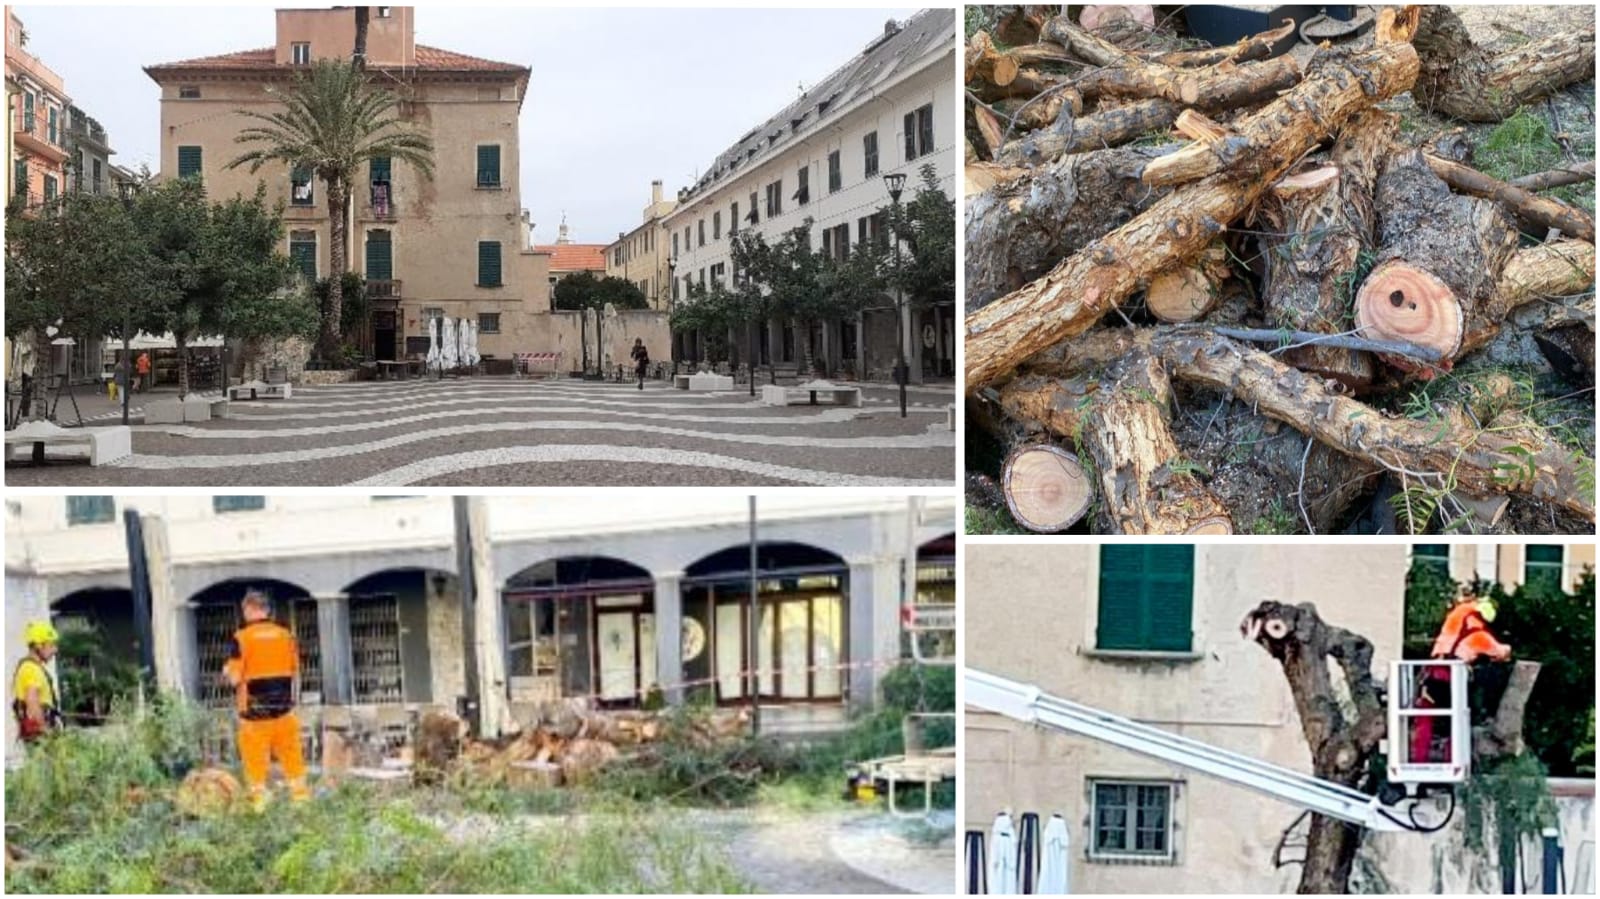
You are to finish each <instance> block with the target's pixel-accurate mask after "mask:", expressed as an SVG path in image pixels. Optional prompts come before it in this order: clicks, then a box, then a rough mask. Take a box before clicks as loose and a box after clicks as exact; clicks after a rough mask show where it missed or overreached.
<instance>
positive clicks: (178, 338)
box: [172, 331, 189, 400]
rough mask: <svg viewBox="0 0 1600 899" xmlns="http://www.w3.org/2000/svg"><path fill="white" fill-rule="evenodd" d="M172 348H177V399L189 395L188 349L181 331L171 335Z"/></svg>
mask: <svg viewBox="0 0 1600 899" xmlns="http://www.w3.org/2000/svg"><path fill="white" fill-rule="evenodd" d="M172 343H173V346H176V347H177V348H178V399H180V400H181V399H184V398H185V397H187V396H188V395H189V347H188V346H187V340H186V339H185V337H184V334H183V332H182V331H178V332H175V333H174V334H173V335H172Z"/></svg>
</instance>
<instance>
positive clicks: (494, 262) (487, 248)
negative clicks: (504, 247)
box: [478, 240, 500, 287]
mask: <svg viewBox="0 0 1600 899" xmlns="http://www.w3.org/2000/svg"><path fill="white" fill-rule="evenodd" d="M478 286H479V287H499V286H500V242H499V241H498V240H480V241H478Z"/></svg>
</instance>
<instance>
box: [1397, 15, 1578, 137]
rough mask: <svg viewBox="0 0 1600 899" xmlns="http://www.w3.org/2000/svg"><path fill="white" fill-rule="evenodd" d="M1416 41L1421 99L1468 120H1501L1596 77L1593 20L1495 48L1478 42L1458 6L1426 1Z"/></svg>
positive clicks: (1424, 102) (1418, 91)
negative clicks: (1502, 49) (1496, 50)
mask: <svg viewBox="0 0 1600 899" xmlns="http://www.w3.org/2000/svg"><path fill="white" fill-rule="evenodd" d="M1415 45H1416V48H1417V53H1418V55H1419V56H1421V58H1422V74H1421V76H1420V77H1418V79H1417V86H1416V90H1415V91H1414V93H1415V94H1416V98H1417V103H1418V105H1420V106H1422V107H1424V108H1427V109H1433V110H1435V111H1438V112H1442V113H1444V114H1445V115H1449V116H1454V117H1456V118H1458V119H1463V120H1465V121H1468V122H1498V121H1500V120H1501V119H1504V118H1507V117H1509V116H1511V115H1513V114H1514V113H1516V111H1517V110H1518V109H1521V108H1522V107H1523V106H1525V105H1527V104H1529V103H1532V102H1533V101H1535V100H1539V99H1541V98H1543V97H1546V96H1549V95H1550V94H1552V93H1554V92H1555V91H1558V90H1560V89H1561V88H1563V87H1566V86H1567V85H1569V84H1573V83H1575V82H1579V81H1586V80H1588V79H1590V78H1592V77H1594V25H1593V24H1591V25H1589V26H1588V27H1586V28H1580V29H1577V30H1575V31H1572V30H1569V31H1564V32H1562V33H1561V34H1557V35H1552V36H1551V37H1547V38H1542V39H1540V40H1536V41H1529V42H1528V43H1526V44H1523V45H1522V46H1520V47H1516V48H1515V49H1512V50H1507V51H1505V52H1504V53H1490V52H1489V51H1487V50H1484V49H1483V48H1482V47H1479V46H1478V45H1477V44H1475V43H1473V41H1472V38H1471V36H1470V35H1469V34H1468V33H1467V27H1466V25H1464V24H1463V23H1462V21H1461V18H1460V17H1459V16H1457V15H1456V13H1455V11H1454V10H1452V9H1450V8H1449V7H1448V6H1426V7H1423V14H1422V21H1421V25H1420V27H1419V28H1418V30H1417V35H1416V38H1415Z"/></svg>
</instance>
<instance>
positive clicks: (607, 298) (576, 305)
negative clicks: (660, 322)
mask: <svg viewBox="0 0 1600 899" xmlns="http://www.w3.org/2000/svg"><path fill="white" fill-rule="evenodd" d="M554 300H555V306H556V308H557V309H561V310H565V311H569V312H572V311H577V310H581V309H595V310H603V309H605V307H606V304H608V303H609V304H610V305H611V307H612V308H614V309H649V308H650V302H649V301H648V300H646V299H645V296H644V292H643V291H641V290H640V289H639V286H638V285H637V284H634V283H633V282H632V281H628V280H625V279H623V278H613V277H610V276H606V277H600V278H596V277H595V276H594V273H593V272H577V273H575V274H571V275H568V276H566V277H565V278H562V279H561V280H560V281H557V282H556V288H555V295H554Z"/></svg>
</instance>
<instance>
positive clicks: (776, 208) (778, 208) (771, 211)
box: [767, 178, 783, 218]
mask: <svg viewBox="0 0 1600 899" xmlns="http://www.w3.org/2000/svg"><path fill="white" fill-rule="evenodd" d="M782 213H783V179H781V178H780V179H778V180H777V181H774V182H772V183H771V184H768V185H767V218H772V217H773V216H776V215H780V214H782Z"/></svg>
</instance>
